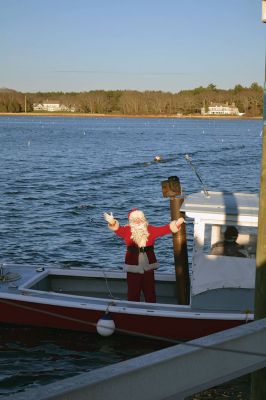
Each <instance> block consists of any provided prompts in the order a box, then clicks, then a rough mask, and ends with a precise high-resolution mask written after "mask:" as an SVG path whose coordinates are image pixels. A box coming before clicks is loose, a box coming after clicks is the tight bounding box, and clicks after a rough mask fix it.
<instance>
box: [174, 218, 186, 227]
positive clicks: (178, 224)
mask: <svg viewBox="0 0 266 400" xmlns="http://www.w3.org/2000/svg"><path fill="white" fill-rule="evenodd" d="M183 222H185V220H184V218H183V217H180V218H178V220H177V221H176V225H177V226H180V225H182V224H183Z"/></svg>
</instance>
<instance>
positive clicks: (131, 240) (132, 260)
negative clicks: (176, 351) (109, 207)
mask: <svg viewBox="0 0 266 400" xmlns="http://www.w3.org/2000/svg"><path fill="white" fill-rule="evenodd" d="M104 219H105V220H106V221H107V222H108V226H109V228H110V229H111V230H112V231H113V232H114V233H115V234H116V235H117V236H119V237H121V238H122V239H124V241H125V244H126V246H127V249H126V256H125V266H124V268H125V271H127V285H128V300H130V301H140V296H141V292H143V294H144V298H145V301H146V302H149V303H155V302H156V294H155V281H154V270H155V269H156V268H157V267H158V263H157V260H156V256H155V253H154V243H155V240H156V239H157V238H158V237H160V236H164V235H168V234H171V233H177V232H178V231H179V229H180V227H181V225H182V223H183V222H184V218H179V219H178V220H175V221H171V222H170V224H167V225H163V226H152V225H150V224H149V223H148V221H147V219H146V217H145V215H144V213H143V211H141V210H138V209H136V208H134V209H133V210H131V211H130V212H129V214H128V222H129V223H128V225H125V226H120V225H119V222H118V221H117V219H115V218H114V216H113V214H112V213H110V214H107V213H104Z"/></svg>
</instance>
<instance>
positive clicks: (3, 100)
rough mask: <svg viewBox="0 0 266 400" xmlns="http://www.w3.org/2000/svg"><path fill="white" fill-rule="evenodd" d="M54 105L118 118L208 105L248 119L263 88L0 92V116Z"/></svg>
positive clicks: (259, 106)
mask: <svg viewBox="0 0 266 400" xmlns="http://www.w3.org/2000/svg"><path fill="white" fill-rule="evenodd" d="M47 100H48V101H52V100H53V101H58V102H60V103H61V104H64V105H65V106H67V107H69V108H73V107H74V108H75V110H76V112H77V113H89V114H110V115H112V114H114V115H115V114H120V115H132V116H134V115H147V116H148V115H157V116H159V115H161V116H167V115H176V114H180V115H191V114H193V115H195V114H200V113H201V108H202V107H203V106H205V107H208V106H209V105H210V104H211V103H218V104H225V103H228V104H232V103H235V105H236V106H237V107H238V109H239V112H241V113H245V116H248V117H259V116H262V114H263V88H262V87H261V86H259V85H258V83H256V82H254V83H252V84H251V85H250V87H243V86H242V85H240V84H238V85H236V86H235V87H234V88H233V89H228V90H225V89H218V88H217V87H216V85H214V84H209V85H208V86H207V87H202V86H200V87H197V88H195V89H191V90H181V91H180V92H178V93H172V92H163V91H143V92H140V91H137V90H92V91H88V92H37V93H22V92H18V91H15V90H11V89H4V88H3V89H0V112H2V113H14V112H15V113H20V112H25V110H26V111H27V112H32V111H33V104H38V103H42V102H43V101H47Z"/></svg>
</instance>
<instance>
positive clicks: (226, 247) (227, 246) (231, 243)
mask: <svg viewBox="0 0 266 400" xmlns="http://www.w3.org/2000/svg"><path fill="white" fill-rule="evenodd" d="M237 237H238V230H237V228H236V227H235V226H228V227H227V228H226V230H225V232H224V240H222V241H220V242H217V243H215V244H214V245H213V246H212V248H211V254H212V255H216V256H231V257H247V253H246V251H245V250H244V248H243V246H241V245H240V244H238V243H237Z"/></svg>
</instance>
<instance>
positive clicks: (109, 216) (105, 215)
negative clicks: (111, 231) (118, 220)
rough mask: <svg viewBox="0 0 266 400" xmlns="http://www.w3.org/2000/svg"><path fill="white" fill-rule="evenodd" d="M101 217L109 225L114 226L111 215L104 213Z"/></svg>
mask: <svg viewBox="0 0 266 400" xmlns="http://www.w3.org/2000/svg"><path fill="white" fill-rule="evenodd" d="M103 217H104V219H105V221H106V222H108V224H109V225H114V224H115V219H114V217H113V213H110V214H107V213H106V212H105V213H103Z"/></svg>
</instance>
